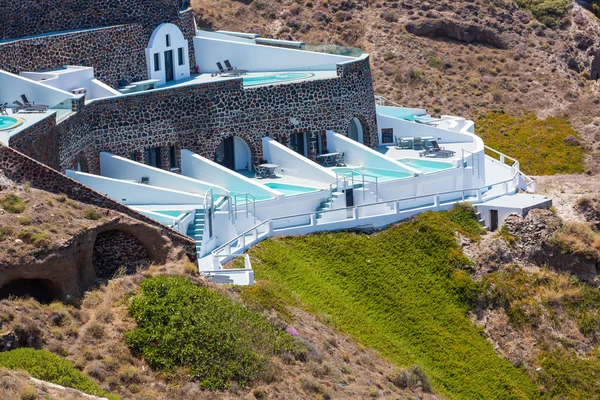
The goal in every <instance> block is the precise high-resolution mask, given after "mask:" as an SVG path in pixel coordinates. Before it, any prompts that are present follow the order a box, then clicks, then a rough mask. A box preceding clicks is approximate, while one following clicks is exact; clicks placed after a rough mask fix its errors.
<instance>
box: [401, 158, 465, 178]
mask: <svg viewBox="0 0 600 400" xmlns="http://www.w3.org/2000/svg"><path fill="white" fill-rule="evenodd" d="M398 161H400V162H401V163H402V164H404V165H408V166H409V167H412V168H414V169H418V170H419V171H421V172H423V173H424V174H427V173H430V172H437V171H443V170H445V169H450V168H453V167H454V165H453V164H452V163H448V162H442V161H431V160H419V159H417V158H401V159H399V160H398Z"/></svg>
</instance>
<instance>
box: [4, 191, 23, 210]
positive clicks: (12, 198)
mask: <svg viewBox="0 0 600 400" xmlns="http://www.w3.org/2000/svg"><path fill="white" fill-rule="evenodd" d="M0 206H2V208H3V209H4V210H5V211H6V212H8V213H11V214H21V213H22V212H23V211H25V203H24V202H23V200H22V199H21V198H20V197H19V196H17V195H16V194H12V193H11V194H7V195H5V196H4V198H3V199H2V200H0Z"/></svg>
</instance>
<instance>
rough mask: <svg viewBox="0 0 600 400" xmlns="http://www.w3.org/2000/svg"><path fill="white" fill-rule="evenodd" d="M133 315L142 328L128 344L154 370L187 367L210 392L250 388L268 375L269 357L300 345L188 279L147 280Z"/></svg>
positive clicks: (132, 307)
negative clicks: (250, 385)
mask: <svg viewBox="0 0 600 400" xmlns="http://www.w3.org/2000/svg"><path fill="white" fill-rule="evenodd" d="M129 311H130V313H131V315H132V316H133V318H134V319H135V321H136V322H137V324H138V327H137V328H136V329H135V330H133V331H130V332H127V333H126V335H125V339H126V342H127V344H128V346H129V347H130V348H131V349H132V350H133V351H134V352H136V353H137V354H139V355H141V356H142V357H143V358H144V359H145V360H146V361H147V362H148V364H149V365H150V366H151V367H152V368H154V369H157V370H161V371H164V372H167V373H170V372H175V371H176V370H177V369H178V368H180V367H183V368H185V369H186V370H187V371H188V372H189V374H190V377H191V378H193V379H198V381H199V384H200V386H201V387H202V388H205V389H211V390H215V389H216V390H223V389H226V388H227V387H228V386H229V385H230V383H231V382H232V381H235V382H237V383H238V384H239V385H240V386H246V385H248V384H249V383H251V382H252V381H254V380H256V379H258V378H260V377H261V376H262V375H263V374H264V373H266V372H267V371H268V367H269V357H271V356H273V355H275V354H278V353H282V352H294V351H295V348H296V346H298V344H297V341H296V339H295V338H293V337H292V336H290V335H288V334H286V333H284V332H282V331H279V330H277V329H275V327H273V326H272V325H271V324H269V323H268V322H266V321H265V320H264V319H263V318H262V317H261V315H260V314H258V313H256V312H252V311H250V310H248V309H247V308H245V307H244V306H242V305H240V304H238V303H236V302H234V301H232V300H230V299H229V298H227V297H225V296H223V295H222V294H220V293H217V292H214V291H211V290H210V289H207V288H203V287H198V286H196V285H194V284H193V283H192V282H190V281H189V280H187V279H185V278H182V277H164V276H159V277H153V278H149V279H146V280H145V281H144V282H142V285H141V294H140V295H138V296H137V297H135V298H134V299H133V300H132V303H131V305H130V307H129Z"/></svg>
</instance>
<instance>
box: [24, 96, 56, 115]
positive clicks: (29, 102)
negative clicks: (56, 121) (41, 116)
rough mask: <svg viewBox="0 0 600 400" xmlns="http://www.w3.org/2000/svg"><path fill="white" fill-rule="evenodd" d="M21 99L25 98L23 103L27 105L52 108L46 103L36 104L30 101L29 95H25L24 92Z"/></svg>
mask: <svg viewBox="0 0 600 400" xmlns="http://www.w3.org/2000/svg"><path fill="white" fill-rule="evenodd" d="M21 99H22V100H23V105H25V106H29V107H34V108H35V107H38V108H41V109H44V111H46V110H48V109H49V108H50V106H47V105H44V104H35V103H34V102H31V101H29V99H28V98H27V96H25V95H24V94H22V95H21Z"/></svg>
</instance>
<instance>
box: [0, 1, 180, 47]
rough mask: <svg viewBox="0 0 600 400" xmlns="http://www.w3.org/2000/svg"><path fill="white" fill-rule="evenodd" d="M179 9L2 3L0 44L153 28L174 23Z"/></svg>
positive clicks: (176, 5)
mask: <svg viewBox="0 0 600 400" xmlns="http://www.w3.org/2000/svg"><path fill="white" fill-rule="evenodd" d="M187 3H188V4H189V2H187ZM181 5H182V1H181V0H135V1H131V0H93V1H81V0H60V1H40V0H18V1H2V2H1V3H0V15H3V16H4V18H3V19H2V24H0V40H6V39H16V38H21V37H25V36H32V35H38V34H41V33H49V32H60V31H69V30H75V29H87V28H96V27H104V26H109V25H121V24H133V23H139V24H142V25H144V26H151V27H156V26H157V25H159V24H160V23H161V22H165V21H172V20H175V19H176V18H177V16H178V15H177V14H178V11H179V9H180V7H181Z"/></svg>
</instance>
